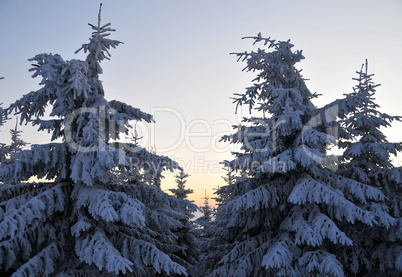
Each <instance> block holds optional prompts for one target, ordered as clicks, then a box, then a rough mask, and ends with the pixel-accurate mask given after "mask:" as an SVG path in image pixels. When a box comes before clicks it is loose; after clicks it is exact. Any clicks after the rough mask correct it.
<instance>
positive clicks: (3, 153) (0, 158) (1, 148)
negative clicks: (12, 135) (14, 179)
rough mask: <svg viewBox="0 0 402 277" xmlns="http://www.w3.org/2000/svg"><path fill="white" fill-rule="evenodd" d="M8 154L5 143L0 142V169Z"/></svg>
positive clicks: (2, 119) (1, 114)
mask: <svg viewBox="0 0 402 277" xmlns="http://www.w3.org/2000/svg"><path fill="white" fill-rule="evenodd" d="M1 79H2V78H0V80H1ZM2 104H3V103H0V127H1V126H3V124H4V123H5V121H6V113H5V112H4V110H3V107H1V105H2ZM7 154H8V146H7V145H6V144H5V143H2V142H0V167H1V166H3V165H4V161H5V160H6V157H7Z"/></svg>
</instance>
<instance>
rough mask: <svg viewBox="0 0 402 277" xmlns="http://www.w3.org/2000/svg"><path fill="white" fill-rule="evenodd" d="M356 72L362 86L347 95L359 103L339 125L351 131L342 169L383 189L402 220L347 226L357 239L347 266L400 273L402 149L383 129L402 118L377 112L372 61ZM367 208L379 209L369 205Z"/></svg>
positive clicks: (361, 271) (343, 146) (344, 141)
mask: <svg viewBox="0 0 402 277" xmlns="http://www.w3.org/2000/svg"><path fill="white" fill-rule="evenodd" d="M356 73H357V74H358V77H357V78H354V80H356V81H357V85H356V86H355V87H354V88H353V92H352V93H351V94H349V95H347V98H351V97H358V98H359V99H360V101H359V105H357V107H356V109H355V110H354V111H353V112H352V113H351V114H349V115H348V116H347V117H346V118H344V119H343V120H342V125H341V126H340V128H342V129H343V130H344V132H345V133H346V134H348V136H347V137H348V139H341V140H340V141H339V143H338V145H339V147H340V148H341V149H344V152H343V155H342V156H341V160H340V161H341V163H340V166H339V170H338V172H339V174H341V175H343V176H345V177H348V178H351V179H354V180H356V181H359V182H362V183H366V184H369V185H370V186H374V187H377V188H379V189H381V191H383V192H384V194H385V195H386V196H387V204H388V207H389V208H390V214H391V215H392V216H393V217H395V218H396V219H397V220H398V224H397V225H395V226H394V227H393V228H391V229H389V230H387V229H386V228H379V227H378V226H372V227H367V226H364V225H362V224H356V225H355V226H354V228H353V229H350V230H348V232H347V233H346V234H347V235H348V236H349V237H350V238H352V239H353V241H354V245H353V247H352V248H351V249H349V250H347V251H345V252H344V255H346V256H347V257H348V258H349V263H347V264H348V265H349V267H348V269H347V270H348V271H349V272H352V273H354V274H356V276H363V275H369V276H380V275H387V276H400V274H402V246H401V245H402V220H401V204H402V197H401V193H400V192H401V189H402V169H401V168H400V167H399V168H398V167H395V166H394V165H393V163H392V157H393V156H396V155H397V154H398V152H400V151H402V143H400V142H398V143H392V142H389V141H388V140H387V138H386V136H385V135H384V133H383V132H382V131H381V129H380V128H387V127H391V123H392V122H393V121H401V120H402V118H401V117H400V116H390V115H388V114H386V113H382V112H380V111H379V110H378V109H379V105H378V104H376V102H375V98H374V95H375V92H376V88H377V87H378V86H379V84H375V83H374V82H373V81H372V77H373V76H374V74H369V73H368V63H367V60H366V63H365V64H363V65H362V68H361V69H360V71H357V72H356ZM367 208H368V209H370V210H375V209H378V208H377V207H376V206H373V205H369V204H368V206H367ZM381 208H382V207H381Z"/></svg>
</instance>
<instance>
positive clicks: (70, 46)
mask: <svg viewBox="0 0 402 277" xmlns="http://www.w3.org/2000/svg"><path fill="white" fill-rule="evenodd" d="M99 3H100V1H78V0H72V1H51V0H46V1H45V0H38V1H28V0H22V1H11V0H3V1H0V23H1V26H2V31H1V34H2V40H3V43H2V44H1V46H0V50H1V51H0V55H1V64H0V77H4V80H1V81H0V91H1V100H0V103H1V102H2V103H3V107H7V106H8V105H9V104H10V103H12V102H14V101H15V100H17V99H19V98H20V97H21V96H22V95H23V94H26V93H29V92H30V91H34V90H37V89H38V88H39V85H38V84H39V82H40V80H39V79H32V78H31V73H30V72H28V69H29V68H30V67H31V65H30V62H28V61H27V59H29V58H32V57H33V56H35V55H36V54H39V53H50V52H51V53H57V54H60V55H61V56H62V57H63V58H64V59H65V60H68V59H84V58H85V54H84V53H82V52H80V53H78V54H74V52H75V51H76V50H77V49H79V48H80V47H81V45H82V44H83V43H86V42H87V41H88V38H89V37H90V35H91V29H90V27H89V26H88V22H89V23H96V22H97V15H98V7H99ZM102 3H103V6H102V21H103V23H104V24H106V23H109V22H110V23H111V24H112V28H114V29H116V32H113V33H112V35H111V38H113V39H117V40H120V41H122V42H124V44H123V45H121V46H119V47H118V48H117V49H112V50H111V51H110V52H111V55H112V57H111V60H110V61H104V62H103V63H102V66H103V71H104V74H103V75H101V76H100V78H101V80H102V81H103V85H104V88H105V92H106V99H108V100H112V99H117V100H120V101H123V102H126V103H127V104H130V105H132V106H134V107H136V108H139V109H141V110H142V111H144V112H147V113H150V114H152V115H153V116H154V119H155V121H156V123H153V124H143V123H138V124H137V125H136V128H137V131H138V132H139V136H142V137H143V138H142V140H141V142H140V144H141V146H143V147H146V148H148V149H150V150H154V151H156V153H157V154H160V155H165V156H169V157H171V158H172V159H173V160H175V161H177V162H179V164H180V165H181V166H182V167H183V169H184V170H185V171H186V172H188V173H189V175H190V177H189V178H188V183H187V184H188V187H189V188H192V189H194V193H193V194H191V195H189V198H190V199H191V200H195V203H196V204H198V205H201V204H202V202H203V200H202V197H204V195H205V193H206V194H207V195H208V196H209V197H213V192H214V190H213V189H214V188H217V186H222V185H224V184H225V183H224V181H223V179H222V178H221V176H223V175H224V171H223V170H222V165H221V164H220V163H221V162H222V161H224V160H229V159H231V158H232V156H231V152H232V151H235V150H238V149H236V147H235V146H231V145H228V144H227V143H223V142H220V138H221V137H222V136H223V135H224V134H230V133H231V132H232V125H237V124H238V123H240V121H241V118H242V117H243V116H249V114H248V110H247V108H245V109H241V110H239V111H238V113H237V114H235V106H234V104H232V100H231V99H230V97H232V96H233V93H242V92H244V90H245V88H246V87H248V86H250V85H251V84H252V82H251V80H252V79H253V74H250V73H245V72H242V69H243V68H244V67H245V64H244V63H241V62H237V58H236V57H235V56H233V55H229V54H230V53H232V52H243V51H249V50H252V49H256V47H261V48H262V47H263V45H256V46H253V45H252V43H253V41H252V40H247V39H243V40H242V39H241V38H242V37H245V36H256V35H257V34H258V33H259V32H261V33H262V35H263V36H266V37H268V36H270V37H271V38H273V39H276V40H288V39H291V41H292V43H293V44H294V45H295V46H294V50H297V49H303V54H304V56H305V58H306V59H305V60H304V61H302V62H301V63H299V64H298V65H297V66H298V68H300V69H303V72H302V73H303V76H304V77H305V78H307V79H309V81H307V86H308V88H309V89H310V91H312V92H317V93H319V94H322V96H320V97H319V98H318V99H317V100H315V101H314V103H315V104H316V105H317V106H322V105H324V104H326V103H328V102H330V101H333V100H335V99H337V98H341V97H342V95H343V93H349V92H351V91H352V87H353V86H354V85H355V81H354V80H352V78H355V77H356V74H355V72H356V71H357V70H359V69H360V67H361V64H362V63H363V62H364V61H365V59H368V61H369V72H370V73H373V74H375V76H374V77H373V80H374V82H376V83H380V84H381V86H380V87H378V88H377V93H376V99H377V103H378V104H379V105H380V106H381V107H380V111H382V112H386V113H388V114H390V115H402V112H401V108H400V102H401V100H400V99H401V98H400V96H401V92H402V91H401V88H400V85H399V79H400V76H401V75H402V66H401V65H402V54H401V52H400V48H401V46H402V17H401V16H400V15H401V14H402V3H401V1H397V0H395V1H384V2H379V1H360V0H359V1H353V2H351V1H345V0H342V1H336V2H327V1H319V0H317V1H287V2H286V3H283V2H282V1H263V0H261V1H257V0H251V1H247V2H244V1H236V0H231V1H211V0H206V1H185V0H180V1H179V0H177V1H176V0H172V1H162V0H157V1H145V0H144V1H111V0H107V1H102ZM14 126H15V118H13V119H12V120H9V121H8V122H7V124H6V125H5V126H3V127H2V128H1V132H0V142H4V143H8V142H9V141H10V135H9V132H8V130H9V129H11V128H13V127H14ZM133 126H134V125H133ZM401 127H402V124H401V123H399V122H397V123H394V124H393V127H392V128H388V129H385V130H384V133H385V134H386V135H387V136H388V139H389V141H401V135H402V131H401ZM19 129H20V130H22V131H23V133H22V138H23V139H24V140H25V141H27V142H29V143H31V144H41V143H47V142H49V140H50V136H49V135H48V134H46V133H44V132H41V133H38V132H37V131H36V128H34V127H31V126H21V127H19ZM127 139H129V138H127ZM401 160H402V159H401V157H398V158H397V159H396V160H395V163H396V164H398V165H401V164H402V162H401ZM173 175H174V173H169V174H166V178H165V180H164V181H163V183H162V186H163V189H164V190H167V189H169V188H174V187H175V183H174V177H173ZM211 203H213V201H211Z"/></svg>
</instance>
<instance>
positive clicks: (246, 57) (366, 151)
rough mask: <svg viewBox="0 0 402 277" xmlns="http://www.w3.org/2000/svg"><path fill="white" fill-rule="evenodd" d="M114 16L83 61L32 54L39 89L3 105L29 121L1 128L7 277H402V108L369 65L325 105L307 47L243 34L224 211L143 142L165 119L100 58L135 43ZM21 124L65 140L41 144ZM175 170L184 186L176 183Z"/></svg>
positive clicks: (0, 244) (7, 116) (1, 257)
mask: <svg viewBox="0 0 402 277" xmlns="http://www.w3.org/2000/svg"><path fill="white" fill-rule="evenodd" d="M103 21H104V18H103V17H101V9H99V15H98V22H97V23H96V24H89V25H90V28H91V29H92V34H90V33H89V35H90V38H89V42H88V43H86V44H83V45H82V46H81V47H80V48H79V49H78V50H77V52H84V53H85V55H86V59H85V60H79V59H71V60H65V59H63V57H62V55H61V54H63V53H60V54H51V53H48V54H46V53H43V54H38V55H36V56H34V57H33V58H31V59H29V62H30V63H31V64H32V67H31V68H30V69H29V71H30V72H31V73H32V77H33V78H35V80H37V82H38V83H39V85H40V88H39V89H38V90H36V91H31V92H29V93H27V94H25V95H23V96H22V97H21V98H20V99H17V100H15V102H14V103H12V104H11V105H9V106H4V105H2V106H1V109H0V125H3V124H4V123H5V122H6V121H7V122H9V121H13V122H14V121H16V123H17V124H16V125H15V128H13V129H11V130H5V129H4V126H3V127H1V126H0V131H1V132H8V131H9V132H10V136H11V143H10V144H6V143H2V144H0V220H1V222H0V276H13V277H17V276H60V277H61V276H222V277H226V276H240V277H243V276H401V274H402V243H401V241H402V219H401V205H402V194H401V186H402V168H401V167H400V166H398V165H396V164H395V163H394V162H393V159H394V158H395V157H396V156H397V154H398V153H399V152H401V151H402V143H401V142H392V141H388V139H387V137H386V136H385V135H384V133H383V130H384V128H393V125H392V124H393V123H395V122H398V121H402V117H401V116H396V115H389V114H386V113H383V112H380V111H379V104H378V103H377V102H376V91H377V90H378V89H379V86H380V84H378V83H376V80H375V75H374V74H373V73H371V68H370V67H369V61H368V60H362V64H356V74H355V76H351V77H350V78H351V79H352V78H353V80H354V83H355V86H354V87H353V88H351V89H350V92H349V93H347V94H344V95H343V97H342V98H340V99H337V100H335V101H331V102H329V103H327V104H326V105H323V106H317V105H316V104H314V101H315V99H316V98H319V97H321V96H320V95H319V94H317V93H312V92H311V91H310V90H309V88H308V87H307V85H306V79H305V78H304V77H303V76H302V74H301V71H302V70H301V68H302V67H303V65H302V63H301V62H302V61H303V59H304V58H305V57H304V56H303V53H302V51H301V50H297V47H295V46H294V45H293V44H292V43H291V41H290V40H287V41H278V40H275V39H273V38H270V37H267V36H263V35H262V34H261V33H258V34H257V35H255V36H251V37H245V38H244V39H245V40H246V41H248V42H249V43H250V48H251V47H252V46H256V47H258V49H257V50H247V49H245V51H244V52H236V53H232V58H233V59H235V60H236V59H237V61H238V62H239V63H243V65H244V71H245V74H251V75H252V76H254V77H253V79H252V80H251V82H250V84H249V86H248V87H246V88H244V89H243V92H242V93H236V94H234V95H227V97H228V98H229V97H232V99H233V103H234V105H233V111H234V112H235V111H236V110H237V109H239V108H244V107H245V108H246V109H248V110H249V114H248V115H247V116H245V117H243V119H242V121H241V123H240V124H238V125H236V126H233V130H232V133H230V134H228V135H224V136H223V137H222V138H221V141H223V142H228V143H229V144H233V145H238V146H239V147H238V149H239V151H235V152H233V153H232V159H231V160H222V161H221V164H222V166H223V167H224V169H225V172H226V173H227V174H226V175H225V176H223V177H224V180H225V183H226V185H225V186H221V187H220V188H219V189H218V190H217V191H216V192H215V194H214V195H213V197H212V198H214V200H215V202H216V205H211V204H210V202H209V200H210V198H209V197H208V196H205V198H204V200H205V202H204V203H203V205H202V206H197V205H196V204H195V203H194V202H193V201H191V200H189V195H190V194H191V193H193V190H192V189H191V188H190V187H189V186H188V177H189V174H188V172H186V171H185V170H184V168H183V167H182V166H181V165H180V164H179V163H178V162H177V161H175V160H174V159H173V158H170V157H168V156H164V155H160V154H158V152H157V151H152V150H150V149H147V148H145V147H143V146H141V143H140V138H139V135H138V134H137V133H136V130H135V126H136V123H137V122H143V123H146V124H151V123H152V122H154V118H153V117H152V115H151V114H148V113H146V112H143V111H141V110H140V109H139V108H137V107H133V106H131V103H125V102H122V101H119V100H109V99H111V98H112V97H113V95H112V93H109V92H108V91H105V90H104V88H103V85H102V81H101V79H102V78H101V76H102V73H103V70H102V64H103V63H109V62H110V63H113V60H112V59H111V54H112V52H113V51H118V50H119V49H118V47H119V45H120V44H122V42H120V41H118V40H115V39H112V38H111V37H112V36H113V35H114V34H113V32H114V31H115V30H114V29H113V28H112V27H111V24H110V23H108V24H104V22H103ZM60 43H63V42H60ZM77 52H76V53H77ZM109 60H110V61H109ZM2 74H3V73H2ZM105 74H107V73H106V72H105ZM2 81H3V80H0V82H2ZM384 93H386V92H384ZM0 100H1V99H0ZM0 102H1V101H0ZM20 124H29V125H32V126H34V127H35V128H36V129H37V130H38V131H41V132H48V133H49V134H50V135H51V141H49V142H48V143H44V144H31V143H30V142H29V139H28V138H24V136H23V134H24V133H23V132H21V131H20V130H19V129H18V128H19V125H20ZM130 135H131V141H130V142H123V140H122V138H124V137H126V136H130ZM167 172H173V173H174V174H175V181H176V188H174V189H169V191H164V190H163V189H162V188H161V182H162V179H163V177H164V174H166V173H167ZM196 212H198V214H201V216H198V215H197V216H195V214H196Z"/></svg>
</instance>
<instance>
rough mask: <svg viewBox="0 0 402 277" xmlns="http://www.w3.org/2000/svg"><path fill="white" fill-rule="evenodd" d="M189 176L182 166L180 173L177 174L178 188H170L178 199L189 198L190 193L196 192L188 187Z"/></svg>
mask: <svg viewBox="0 0 402 277" xmlns="http://www.w3.org/2000/svg"><path fill="white" fill-rule="evenodd" d="M188 177H189V175H188V174H187V173H185V172H184V170H183V169H182V168H180V169H179V173H178V174H176V175H175V182H176V184H177V188H175V189H169V191H170V192H171V193H173V195H174V196H176V197H177V199H187V198H188V195H189V194H191V193H193V192H194V190H192V189H187V188H186V183H187V178H188Z"/></svg>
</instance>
